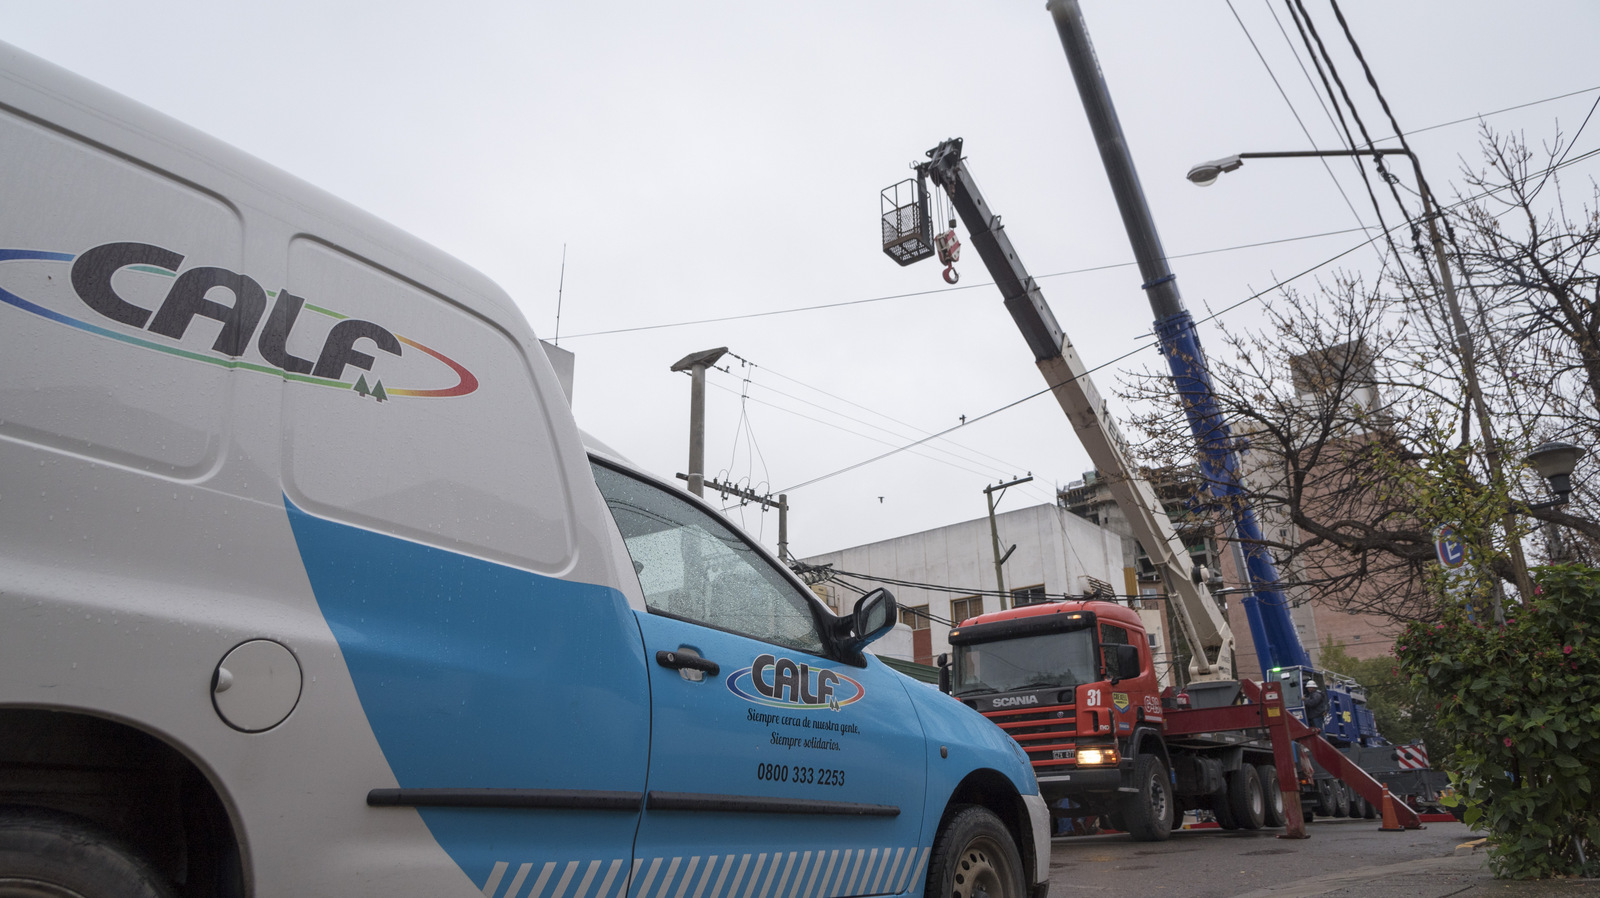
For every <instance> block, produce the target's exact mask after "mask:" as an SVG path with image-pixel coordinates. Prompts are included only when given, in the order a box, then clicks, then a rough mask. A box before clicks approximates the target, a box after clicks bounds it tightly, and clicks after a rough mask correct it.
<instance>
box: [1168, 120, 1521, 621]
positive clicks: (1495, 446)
mask: <svg viewBox="0 0 1600 898" xmlns="http://www.w3.org/2000/svg"><path fill="white" fill-rule="evenodd" d="M1316 156H1370V157H1372V158H1374V159H1379V160H1381V159H1382V157H1384V156H1404V157H1406V159H1407V160H1409V161H1410V162H1411V170H1412V172H1413V173H1415V174H1416V177H1417V193H1418V194H1419V195H1421V197H1422V221H1423V223H1424V224H1425V225H1426V226H1427V228H1428V244H1429V246H1431V247H1432V248H1433V259H1434V263H1435V264H1436V265H1437V266H1438V268H1439V273H1438V278H1439V286H1440V287H1441V291H1440V296H1441V297H1442V298H1443V299H1444V304H1445V310H1446V311H1447V312H1448V313H1449V315H1450V328H1451V331H1452V332H1453V333H1454V335H1455V338H1456V348H1457V351H1459V352H1460V354H1461V374H1462V380H1463V385H1464V386H1465V387H1466V390H1467V399H1468V401H1469V403H1470V405H1471V406H1472V409H1471V412H1470V413H1469V414H1468V415H1467V417H1466V418H1465V420H1464V421H1463V423H1462V431H1461V439H1462V442H1463V443H1465V442H1466V440H1467V439H1468V436H1469V435H1470V433H1471V426H1470V421H1471V420H1472V417H1474V416H1475V417H1476V418H1477V420H1478V429H1479V431H1481V432H1482V434H1483V451H1484V460H1485V462H1486V463H1487V465H1488V468H1489V480H1490V482H1491V483H1492V484H1493V485H1494V486H1495V487H1496V488H1497V489H1499V490H1501V491H1504V492H1506V494H1507V495H1509V491H1508V487H1507V480H1506V475H1505V457H1504V452H1503V450H1502V448H1501V446H1500V443H1499V441H1498V440H1497V439H1496V438H1495V433H1494V415H1493V413H1492V412H1491V411H1490V410H1489V406H1488V403H1486V402H1485V401H1484V398H1483V390H1482V389H1481V388H1480V387H1479V385H1478V358H1477V350H1476V348H1475V347H1474V345H1473V338H1472V329H1471V328H1469V327H1468V326H1467V319H1466V316H1465V315H1464V314H1462V311H1461V302H1460V300H1459V299H1458V298H1457V297H1456V283H1455V278H1454V277H1453V276H1452V275H1451V273H1450V257H1449V254H1448V253H1447V252H1446V251H1445V246H1444V238H1443V237H1442V236H1440V234H1439V225H1438V219H1439V217H1440V216H1441V215H1442V214H1443V213H1441V212H1440V211H1439V210H1438V208H1437V207H1436V205H1435V203H1434V200H1433V190H1432V189H1430V188H1429V187H1428V179H1427V178H1425V177H1423V175H1422V162H1421V161H1420V160H1419V159H1417V156H1416V154H1415V153H1413V152H1411V149H1410V148H1409V147H1398V148H1390V147H1373V148H1368V149H1352V150H1282V151H1276V152H1265V153H1235V154H1234V155H1232V156H1225V157H1223V158H1221V159H1213V160H1211V161H1210V162H1202V163H1200V164H1199V165H1196V166H1195V167H1194V168H1191V169H1189V175H1188V178H1189V180H1190V181H1193V182H1194V183H1195V184H1198V185H1199V186H1201V187H1208V186H1210V185H1211V184H1212V182H1214V181H1216V180H1217V177H1218V176H1219V175H1222V174H1224V173H1226V172H1231V171H1237V170H1238V169H1239V168H1240V167H1241V166H1242V165H1244V160H1246V159H1293V158H1301V157H1316ZM1500 526H1501V527H1502V528H1503V529H1504V530H1505V534H1506V551H1507V554H1508V555H1510V558H1511V574H1512V580H1513V581H1515V582H1516V584H1517V591H1518V592H1520V593H1521V594H1522V595H1524V596H1531V595H1533V581H1532V580H1531V579H1530V578H1529V576H1528V561H1527V558H1525V557H1524V555H1523V553H1522V542H1521V541H1520V540H1518V539H1517V538H1516V532H1517V531H1516V527H1517V522H1516V512H1515V511H1514V510H1513V508H1512V505H1511V504H1510V503H1509V502H1508V503H1507V504H1506V507H1505V508H1504V509H1503V510H1502V511H1501V513H1500ZM1494 589H1495V596H1494V607H1495V620H1497V621H1503V620H1504V619H1505V611H1504V607H1503V605H1502V602H1501V598H1500V593H1501V588H1500V579H1499V578H1498V577H1496V578H1495V583H1494Z"/></svg>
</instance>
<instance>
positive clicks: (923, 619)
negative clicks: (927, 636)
mask: <svg viewBox="0 0 1600 898" xmlns="http://www.w3.org/2000/svg"><path fill="white" fill-rule="evenodd" d="M900 623H902V624H905V625H906V626H908V627H910V628H911V629H913V630H926V629H928V606H927V605H911V606H908V607H905V608H901V609H900Z"/></svg>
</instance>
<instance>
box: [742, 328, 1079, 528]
mask: <svg viewBox="0 0 1600 898" xmlns="http://www.w3.org/2000/svg"><path fill="white" fill-rule="evenodd" d="M730 355H731V353H730ZM741 360H742V361H746V362H747V364H749V365H751V367H759V366H756V365H755V363H754V362H748V360H743V359H741ZM714 370H718V371H722V369H720V368H719V369H714ZM765 370H767V371H768V372H769V373H773V374H776V373H777V372H774V371H772V369H770V368H767V369H765ZM724 373H727V372H724ZM778 376H780V377H782V376H783V375H781V374H780V375H778ZM785 379H786V380H794V379H793V378H785ZM794 382H795V383H798V384H800V385H801V386H805V387H807V388H808V389H812V390H816V391H817V392H819V393H822V394H823V395H825V396H830V397H832V398H834V399H838V400H839V401H841V402H845V403H848V404H850V405H854V406H856V407H857V408H860V409H863V410H865V411H867V412H870V413H871V414H875V415H878V416H880V417H883V418H885V419H887V420H890V421H894V422H895V423H896V424H899V425H901V426H902V427H906V428H909V429H910V430H912V431H913V432H915V433H918V434H921V435H924V436H927V435H930V431H928V430H926V429H924V428H921V427H917V426H915V425H912V424H907V423H905V422H903V421H899V420H897V419H895V418H892V417H890V416H889V415H885V414H883V413H882V412H877V411H874V410H873V409H870V408H867V407H866V406H864V405H861V404H859V403H855V402H851V401H850V400H848V399H843V398H842V397H838V396H834V395H833V394H832V393H828V392H827V391H825V390H819V389H817V388H816V387H810V386H808V385H806V384H804V383H801V382H800V381H798V380H794ZM745 383H748V384H752V385H754V386H758V387H761V388H763V389H765V390H768V391H771V392H773V393H776V394H778V395H779V396H782V397H784V398H786V399H792V400H794V401H795V402H800V403H804V404H805V405H809V406H811V407H813V408H816V409H819V410H821V411H823V412H825V413H827V414H830V415H838V416H839V417H841V418H844V419H845V420H847V421H853V422H855V423H857V424H861V425H863V426H865V427H870V428H873V429H874V430H878V431H881V432H883V433H886V434H889V435H890V436H892V437H894V438H895V440H903V439H905V438H906V435H905V434H903V433H898V432H896V431H894V430H891V429H890V428H887V427H883V426H881V425H878V424H874V423H872V422H871V421H864V420H862V419H860V418H857V417H854V416H851V415H847V414H844V413H843V412H839V411H835V410H833V409H830V408H827V407H826V406H822V405H819V404H817V403H815V402H811V401H809V400H806V399H802V398H800V397H799V396H794V395H792V394H789V393H785V392H783V391H782V390H779V389H777V388H775V387H771V386H767V385H766V384H760V383H755V382H754V381H748V380H747V381H745ZM720 388H721V389H725V390H726V389H727V388H726V387H720ZM729 392H732V391H731V390H729ZM746 398H749V401H752V402H757V403H760V404H762V405H766V406H768V407H769V408H773V409H776V410H778V411H781V412H787V413H788V414H792V415H796V416H798V417H801V418H805V419H806V420H808V421H815V422H816V423H818V424H822V425H824V426H828V427H833V428H834V429H836V430H840V431H842V432H844V433H848V434H851V435H852V436H857V437H860V438H862V439H866V440H872V441H873V442H877V443H882V444H884V445H886V446H894V445H898V443H895V442H890V441H888V440H884V439H881V438H879V437H875V436H872V435H871V434H865V433H861V432H860V431H856V430H851V429H850V428H848V427H844V426H842V425H839V424H833V423H831V422H827V421H822V420H820V419H817V418H813V417H811V416H809V415H805V414H803V413H800V412H797V411H795V410H793V409H789V408H784V407H783V406H781V405H777V404H776V403H770V402H763V401H762V400H761V399H758V398H753V397H746ZM944 442H946V443H949V444H950V445H952V446H956V447H957V448H960V449H964V450H966V451H968V452H971V453H974V454H976V455H981V456H983V457H984V458H988V459H990V460H991V461H994V462H998V463H999V464H1000V465H1001V467H993V466H988V467H987V470H984V471H979V470H975V469H973V468H969V467H965V466H964V465H961V464H956V463H955V462H952V461H947V460H945V459H940V458H934V457H933V456H930V455H924V454H923V453H916V454H917V455H920V456H921V457H923V458H927V459H928V460H930V461H935V462H939V463H940V464H944V465H947V466H949V467H953V468H958V469H960V470H963V471H967V472H968V473H972V474H979V475H981V476H984V477H988V476H991V475H995V476H1005V475H1008V474H1014V473H1015V472H1017V471H1022V470H1031V468H1029V467H1028V466H1024V465H1014V464H1012V463H1011V462H1008V461H1006V460H1005V459H1001V458H996V457H995V456H992V455H989V454H988V453H985V452H981V451H979V450H976V449H972V448H971V447H968V446H963V445H962V444H960V443H956V442H955V441H953V440H945V441H944ZM928 448H929V449H931V450H933V451H935V452H941V453H944V454H945V455H948V456H950V457H951V458H954V459H956V460H958V461H961V462H966V463H969V464H978V465H983V464H985V463H984V462H983V461H982V460H981V459H977V458H972V457H970V456H967V455H962V454H960V453H957V452H954V451H952V450H950V449H945V448H943V447H940V446H931V445H930V446H929V447H928ZM1023 491H1024V492H1029V493H1032V494H1033V495H1035V496H1037V497H1042V498H1045V499H1047V500H1048V501H1051V502H1053V501H1055V498H1054V493H1046V492H1044V491H1043V490H1042V488H1041V487H1034V488H1032V489H1026V488H1024V490H1023Z"/></svg>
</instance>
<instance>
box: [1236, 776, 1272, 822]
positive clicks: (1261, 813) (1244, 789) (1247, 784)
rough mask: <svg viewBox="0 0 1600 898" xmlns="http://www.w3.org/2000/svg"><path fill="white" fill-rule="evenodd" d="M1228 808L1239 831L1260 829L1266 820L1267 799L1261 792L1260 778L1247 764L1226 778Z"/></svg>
mask: <svg viewBox="0 0 1600 898" xmlns="http://www.w3.org/2000/svg"><path fill="white" fill-rule="evenodd" d="M1228 808H1229V810H1231V811H1233V821H1234V822H1235V823H1237V824H1239V828H1240V829H1260V828H1261V824H1262V823H1264V822H1266V819H1267V799H1266V796H1265V795H1263V794H1262V791H1261V777H1260V776H1259V775H1257V774H1256V769H1255V768H1254V767H1252V766H1251V765H1249V764H1243V765H1240V767H1239V769H1238V770H1235V771H1234V772H1233V774H1232V775H1230V776H1229V777H1228Z"/></svg>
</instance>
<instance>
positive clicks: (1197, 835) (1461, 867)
mask: <svg viewBox="0 0 1600 898" xmlns="http://www.w3.org/2000/svg"><path fill="white" fill-rule="evenodd" d="M1307 831H1308V832H1309V833H1310V835H1311V838H1309V839H1304V840H1293V839H1279V838H1277V835H1278V833H1280V832H1282V830H1261V831H1257V832H1246V831H1242V830H1241V831H1235V832H1224V831H1221V830H1214V829H1212V830H1181V831H1179V832H1175V833H1173V834H1172V838H1171V839H1170V840H1169V841H1166V842H1135V841H1133V840H1132V839H1131V838H1130V837H1129V836H1127V835H1120V834H1119V835H1106V836H1079V837H1070V838H1058V839H1056V840H1055V842H1054V844H1053V846H1052V850H1051V858H1050V898H1078V896H1096V895H1123V894H1138V895H1140V896H1141V898H1161V896H1167V895H1171V896H1175V898H1176V896H1182V898H1269V896H1270V898H1309V896H1312V895H1330V896H1331V895H1334V894H1338V895H1371V896H1387V895H1405V896H1417V898H1443V896H1446V895H1452V894H1453V895H1461V894H1462V893H1463V892H1464V891H1466V890H1473V889H1475V888H1477V887H1480V886H1483V885H1485V884H1487V883H1489V880H1488V874H1487V872H1486V870H1485V867H1484V864H1483V857H1484V856H1483V853H1482V852H1481V851H1479V852H1476V853H1474V852H1472V851H1471V850H1470V849H1468V848H1463V849H1461V850H1460V851H1459V852H1458V851H1457V849H1458V847H1460V846H1462V845H1463V844H1464V843H1468V842H1472V841H1474V840H1475V839H1476V838H1477V836H1476V835H1474V834H1473V833H1472V832H1471V831H1469V830H1468V829H1467V827H1466V826H1464V825H1462V824H1460V823H1429V824H1427V825H1426V826H1425V827H1424V828H1423V829H1420V830H1408V831H1405V832H1398V833H1386V832H1380V831H1379V829H1378V821H1376V820H1333V819H1327V820H1325V819H1322V818H1319V819H1318V820H1317V822H1315V823H1313V824H1311V825H1310V826H1309V827H1307ZM1585 894H1596V895H1600V888H1597V890H1596V891H1595V892H1594V893H1587V892H1586V893H1585Z"/></svg>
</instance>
